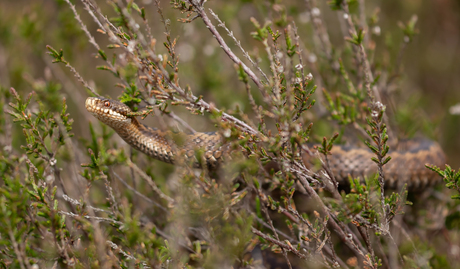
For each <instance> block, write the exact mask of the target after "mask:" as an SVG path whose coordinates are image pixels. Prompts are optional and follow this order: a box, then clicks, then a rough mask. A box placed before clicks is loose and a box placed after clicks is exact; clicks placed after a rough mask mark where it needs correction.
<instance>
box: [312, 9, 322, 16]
mask: <svg viewBox="0 0 460 269" xmlns="http://www.w3.org/2000/svg"><path fill="white" fill-rule="evenodd" d="M320 14H321V10H319V8H317V7H314V8H312V9H311V15H313V16H319V15H320Z"/></svg>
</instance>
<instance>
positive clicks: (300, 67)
mask: <svg viewBox="0 0 460 269" xmlns="http://www.w3.org/2000/svg"><path fill="white" fill-rule="evenodd" d="M302 67H303V66H302V65H301V64H296V66H295V68H296V69H297V70H300V69H302Z"/></svg>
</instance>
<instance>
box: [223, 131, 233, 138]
mask: <svg viewBox="0 0 460 269" xmlns="http://www.w3.org/2000/svg"><path fill="white" fill-rule="evenodd" d="M231 134H232V130H230V129H226V130H225V131H224V136H225V137H230V135H231Z"/></svg>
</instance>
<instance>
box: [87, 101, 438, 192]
mask: <svg viewBox="0 0 460 269" xmlns="http://www.w3.org/2000/svg"><path fill="white" fill-rule="evenodd" d="M85 105H86V109H87V110H88V111H89V112H90V113H91V114H93V115H94V116H95V117H96V118H97V119H98V120H100V121H101V122H103V123H104V124H106V125H108V126H110V127H111V128H112V129H114V130H115V131H116V132H117V133H118V135H119V136H120V137H121V138H122V139H123V140H124V141H126V143H128V144H129V145H130V146H132V147H133V148H135V149H137V150H139V151H141V152H143V153H145V154H147V155H148V156H150V157H153V158H155V159H158V160H160V161H163V162H167V163H171V164H178V162H181V161H184V162H186V163H192V165H193V166H194V167H200V162H198V160H196V154H195V150H196V149H201V150H203V151H204V158H205V160H206V164H207V166H208V167H209V168H214V167H217V166H218V165H219V163H221V162H222V161H223V157H224V156H225V155H226V154H228V151H229V149H230V147H229V146H228V144H224V143H223V138H222V137H221V135H220V134H219V133H214V132H208V133H200V132H197V133H194V134H183V133H178V134H174V133H173V132H170V131H161V130H158V129H155V128H150V127H148V126H145V125H143V124H142V123H140V122H139V121H138V120H137V119H136V118H135V117H132V116H127V115H128V114H129V113H131V112H132V111H131V109H130V108H129V107H128V106H127V105H125V104H123V103H121V102H119V101H116V100H111V99H106V98H99V97H88V99H86V103H85ZM331 153H332V155H331V156H330V157H329V163H330V167H331V170H332V173H333V174H334V175H335V176H336V177H337V180H338V181H339V183H344V182H346V180H347V179H348V177H349V176H352V177H353V178H356V177H361V178H363V177H364V176H370V175H371V174H374V173H376V171H377V166H376V165H375V163H374V162H373V161H372V160H371V157H373V156H374V154H373V153H372V152H371V151H370V150H368V149H366V148H358V147H353V146H340V145H335V146H334V147H333V148H332V151H331ZM388 154H389V155H390V156H391V157H392V160H391V161H390V162H389V163H387V164H386V165H385V166H384V173H385V178H386V180H387V181H386V182H385V184H386V185H385V186H388V187H390V188H400V187H401V186H402V185H404V184H406V183H407V184H408V187H409V188H411V189H423V188H426V187H429V186H432V185H434V184H436V183H437V182H439V180H440V179H441V178H440V177H439V176H438V175H437V174H436V173H435V172H433V171H431V170H429V169H427V168H425V166H424V165H425V164H426V163H429V164H434V165H436V166H438V167H443V166H444V164H445V162H446V157H445V154H444V152H443V151H442V149H441V147H440V146H439V144H438V143H436V142H434V141H431V140H428V139H414V140H407V141H405V142H402V143H400V145H398V147H397V149H396V150H391V149H390V151H389V153H388ZM305 164H306V165H307V167H309V166H311V164H309V161H305Z"/></svg>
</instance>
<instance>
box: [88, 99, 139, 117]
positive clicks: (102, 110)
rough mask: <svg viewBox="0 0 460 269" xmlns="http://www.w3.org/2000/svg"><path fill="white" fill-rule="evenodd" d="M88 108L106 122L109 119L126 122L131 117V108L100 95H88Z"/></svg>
mask: <svg viewBox="0 0 460 269" xmlns="http://www.w3.org/2000/svg"><path fill="white" fill-rule="evenodd" d="M85 106H86V110H88V112H90V113H91V114H93V115H94V116H95V117H96V118H97V119H99V120H101V121H102V122H104V123H107V121H118V122H124V121H127V120H129V119H130V117H129V116H127V115H128V113H130V112H131V109H130V108H129V107H128V106H127V105H125V104H123V103H121V102H119V101H116V100H111V99H107V98H100V97H88V98H87V99H86V102H85Z"/></svg>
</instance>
